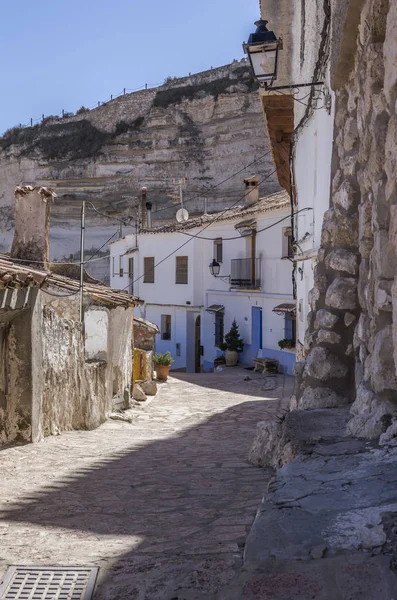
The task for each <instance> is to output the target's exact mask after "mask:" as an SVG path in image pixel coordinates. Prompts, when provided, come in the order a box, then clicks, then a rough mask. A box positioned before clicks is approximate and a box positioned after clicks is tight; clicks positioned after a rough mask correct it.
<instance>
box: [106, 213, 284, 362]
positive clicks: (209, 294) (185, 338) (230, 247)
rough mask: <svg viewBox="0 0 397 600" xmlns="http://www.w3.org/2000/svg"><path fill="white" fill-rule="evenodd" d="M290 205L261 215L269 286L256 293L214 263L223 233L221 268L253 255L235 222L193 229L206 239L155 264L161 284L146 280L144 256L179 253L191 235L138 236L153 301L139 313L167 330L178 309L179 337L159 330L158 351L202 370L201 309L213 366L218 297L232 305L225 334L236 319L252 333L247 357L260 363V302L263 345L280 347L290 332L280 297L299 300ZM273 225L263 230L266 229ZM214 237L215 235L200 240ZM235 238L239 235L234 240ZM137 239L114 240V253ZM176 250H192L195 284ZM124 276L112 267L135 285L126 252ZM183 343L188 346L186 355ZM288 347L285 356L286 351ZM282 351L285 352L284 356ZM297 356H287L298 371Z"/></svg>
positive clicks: (261, 249)
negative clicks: (165, 336) (255, 331)
mask: <svg viewBox="0 0 397 600" xmlns="http://www.w3.org/2000/svg"><path fill="white" fill-rule="evenodd" d="M289 214H290V211H289V208H285V209H282V210H278V211H272V212H269V213H267V214H266V213H263V214H262V215H258V216H257V218H256V222H257V230H258V234H257V242H256V256H257V257H258V258H261V261H262V269H261V270H262V273H261V275H262V282H263V285H262V290H261V291H253V292H235V291H229V284H228V282H227V281H226V282H225V281H223V280H222V279H220V278H215V277H213V276H212V275H211V274H210V270H209V264H210V263H211V262H212V259H213V258H214V243H213V240H214V239H216V238H222V239H223V262H222V265H221V271H220V274H221V275H225V276H228V275H230V273H231V261H232V259H236V258H246V257H248V256H249V254H247V243H248V242H247V239H246V238H242V237H241V236H240V235H239V233H238V231H237V230H236V229H235V225H236V223H238V222H239V221H241V220H242V217H240V218H238V219H236V220H235V221H233V222H223V223H219V224H217V223H214V224H213V225H211V226H209V227H207V228H206V229H205V230H204V231H201V230H200V229H192V230H188V233H189V234H190V235H194V234H198V238H196V239H194V240H192V241H190V242H189V243H188V244H186V246H184V247H183V248H182V249H181V250H180V251H177V252H176V254H175V255H172V256H171V257H170V258H168V259H167V260H166V261H164V262H163V263H162V264H161V265H160V266H159V267H157V268H156V269H155V283H144V282H143V278H142V275H143V263H144V257H145V256H146V257H149V256H153V257H154V258H155V263H158V262H159V261H160V260H162V259H163V258H164V257H165V256H167V255H168V254H171V253H172V252H174V251H175V250H176V249H177V248H178V247H179V246H181V245H182V244H183V243H184V242H186V241H187V240H188V239H189V238H188V236H186V235H184V234H182V233H178V232H173V233H166V234H165V233H164V234H142V235H139V236H138V245H139V251H138V252H135V253H134V254H131V256H133V257H134V279H135V280H136V282H135V285H134V293H135V294H137V295H139V297H141V298H142V299H143V300H144V301H145V306H144V307H141V308H140V309H137V314H139V313H140V314H141V316H142V317H144V318H146V319H148V320H149V321H152V322H153V323H156V325H158V327H159V328H160V330H161V315H164V314H169V315H171V323H172V334H171V340H162V339H161V334H160V335H159V336H157V337H156V351H157V352H166V351H169V352H171V354H172V356H173V357H174V358H175V363H174V364H173V368H174V369H182V368H188V370H189V371H190V370H192V371H193V370H194V363H195V360H194V359H195V326H194V324H195V319H196V317H197V316H198V315H200V313H201V319H202V320H201V345H202V346H203V347H204V356H203V357H202V364H203V365H204V366H205V368H210V366H212V364H213V360H214V358H215V357H216V355H217V354H219V351H218V350H217V349H216V348H215V346H214V317H213V315H210V314H209V313H207V312H206V311H205V309H206V308H207V307H208V306H209V305H211V304H222V305H224V306H225V333H226V332H227V331H228V329H229V328H230V325H231V323H232V320H233V318H236V320H237V322H238V324H239V326H240V330H241V335H242V336H243V337H244V339H245V341H246V344H247V350H246V352H245V353H244V355H243V356H242V359H244V358H245V359H246V360H247V361H248V362H251V364H252V356H251V354H250V349H249V348H248V346H249V345H250V344H251V335H252V324H251V311H252V306H259V307H261V308H262V323H263V342H262V343H263V348H267V349H269V350H271V351H272V352H273V353H279V347H278V341H279V340H280V339H283V338H284V319H283V318H282V317H278V316H277V315H275V314H274V313H273V312H272V311H273V308H274V307H275V306H276V305H277V304H281V303H282V302H293V298H292V264H291V262H290V261H289V260H288V259H285V258H283V256H284V255H285V236H284V229H285V228H286V227H288V226H289V225H290V219H289ZM265 228H268V229H266V231H263V232H261V231H260V230H261V229H265ZM199 238H210V239H199ZM227 238H233V239H230V240H228V239H227ZM133 246H135V237H134V236H127V237H126V238H123V239H121V240H118V241H117V242H115V243H113V244H112V245H111V261H110V262H111V268H112V262H113V261H112V258H113V256H114V257H115V258H116V260H115V264H116V267H117V269H118V265H119V262H118V260H119V259H118V257H119V256H120V255H122V254H124V253H125V252H126V251H127V250H128V249H130V248H132V247H133ZM175 256H188V260H189V267H188V284H176V283H175ZM123 269H124V276H123V277H120V276H119V275H113V274H112V273H111V285H112V286H113V287H115V288H122V287H126V286H128V260H127V257H124V258H123ZM177 344H179V345H180V349H179V354H180V355H179V356H178V355H177ZM285 355H286V353H283V354H282V355H281V358H283V357H284V356H285ZM277 357H278V356H277ZM291 361H292V362H293V357H292V358H291V356H288V357H287V358H286V360H285V362H286V364H288V370H289V371H290V370H291V365H292V362H291Z"/></svg>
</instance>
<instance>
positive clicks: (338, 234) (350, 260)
mask: <svg viewBox="0 0 397 600" xmlns="http://www.w3.org/2000/svg"><path fill="white" fill-rule="evenodd" d="M351 5H352V6H350V7H349V10H348V11H347V16H346V18H348V19H350V22H349V23H347V24H346V23H345V24H344V26H343V27H342V29H343V30H346V31H350V32H351V31H352V30H353V31H357V26H358V31H359V35H358V39H357V45H356V53H355V56H354V62H353V61H352V60H351V58H350V59H349V60H344V59H343V56H339V57H338V60H336V59H335V58H334V68H335V72H334V73H333V81H334V82H337V84H338V86H339V87H337V89H336V103H337V105H336V116H335V134H334V140H335V142H334V155H333V165H332V190H331V205H330V209H329V211H328V212H327V213H326V215H325V218H324V223H323V232H322V248H321V251H320V254H319V258H318V264H317V266H316V270H315V287H314V289H313V291H312V293H311V298H310V304H311V311H312V312H311V313H310V316H309V329H308V332H307V335H306V342H305V350H306V360H305V362H303V363H300V364H299V365H298V367H297V375H298V382H299V386H298V390H297V397H296V405H295V407H297V408H298V409H307V408H321V407H336V406H341V405H343V404H345V403H349V402H351V401H352V400H354V403H353V404H352V407H351V413H352V418H351V420H350V422H349V425H348V429H349V431H350V432H351V433H352V434H354V435H357V436H362V437H365V438H379V437H380V436H381V437H380V439H381V443H386V442H387V443H393V439H394V433H395V432H397V426H396V424H395V423H396V422H397V396H396V392H397V377H396V372H397V371H396V364H397V361H396V360H395V359H397V351H396V348H397V327H396V322H397V283H396V281H397V279H396V275H397V255H396V252H397V233H396V232H397V211H396V205H397V184H396V167H397V159H396V156H397V114H396V99H397V68H396V64H397V5H396V4H395V3H392V2H390V4H389V1H388V0H367V2H365V3H364V5H363V6H361V5H360V3H357V2H356V3H354V2H353V3H351ZM354 8H355V10H354ZM354 20H356V29H355V28H354ZM338 30H340V27H339V29H338ZM338 44H340V48H341V50H340V52H342V51H343V47H344V44H343V40H342V41H341V40H338ZM338 69H339V71H338ZM335 85H336V84H335ZM393 314H394V315H395V318H393ZM385 432H386V433H385ZM382 434H383V435H382ZM396 441H397V440H396Z"/></svg>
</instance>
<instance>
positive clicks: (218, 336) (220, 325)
mask: <svg viewBox="0 0 397 600" xmlns="http://www.w3.org/2000/svg"><path fill="white" fill-rule="evenodd" d="M223 334H224V314H223V312H217V313H215V346H218V347H219V346H220V345H221V344H223Z"/></svg>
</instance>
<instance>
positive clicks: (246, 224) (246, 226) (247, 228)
mask: <svg viewBox="0 0 397 600" xmlns="http://www.w3.org/2000/svg"><path fill="white" fill-rule="evenodd" d="M234 228H235V229H237V231H238V232H239V234H240V235H241V236H242V237H245V236H247V235H252V234H253V233H255V230H256V219H246V220H245V221H240V223H237V224H236V225H235V226H234Z"/></svg>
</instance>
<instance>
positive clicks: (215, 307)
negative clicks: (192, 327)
mask: <svg viewBox="0 0 397 600" xmlns="http://www.w3.org/2000/svg"><path fill="white" fill-rule="evenodd" d="M205 310H206V312H209V313H220V312H225V307H224V306H223V305H222V304H211V306H209V307H208V308H206V309H205Z"/></svg>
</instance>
